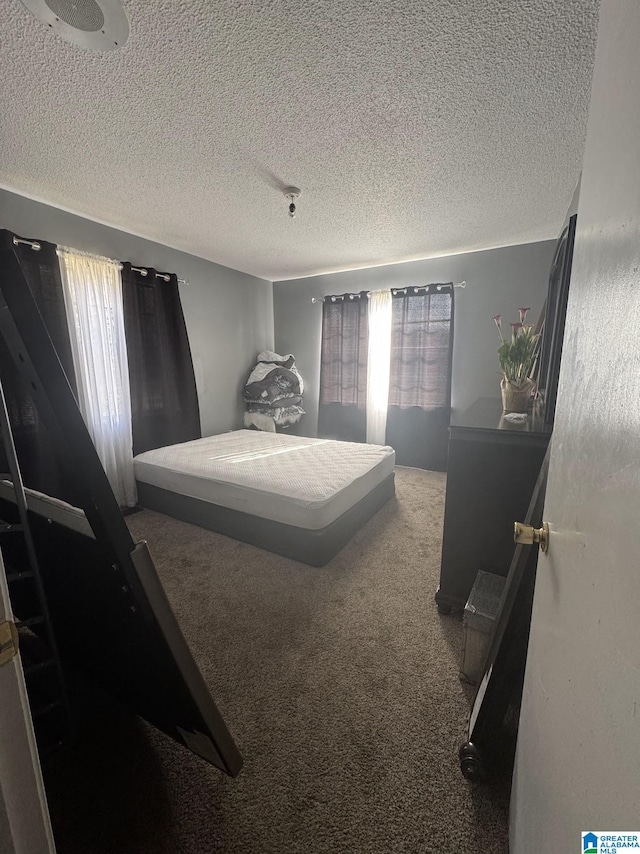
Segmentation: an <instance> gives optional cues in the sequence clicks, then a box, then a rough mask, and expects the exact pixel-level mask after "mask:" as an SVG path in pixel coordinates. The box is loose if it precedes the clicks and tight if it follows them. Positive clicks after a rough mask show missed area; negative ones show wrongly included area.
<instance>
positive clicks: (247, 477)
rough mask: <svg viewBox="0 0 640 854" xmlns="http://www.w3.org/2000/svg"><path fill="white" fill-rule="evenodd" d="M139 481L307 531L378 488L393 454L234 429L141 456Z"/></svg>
mask: <svg viewBox="0 0 640 854" xmlns="http://www.w3.org/2000/svg"><path fill="white" fill-rule="evenodd" d="M133 464H134V469H135V475H136V479H137V480H138V481H142V482H143V483H149V484H152V485H153V486H157V487H160V488H161V489H166V490H169V491H170V492H177V493H179V494H180V495H188V496H190V497H191V498H199V499H200V500H202V501H209V502H211V503H213V504H219V505H222V506H223V507H230V508H232V509H233V510H241V511H242V512H243V513H250V514H251V515H253V516H261V517H262V518H264V519H272V520H273V521H276V522H284V523H286V524H287V525H295V526H296V527H299V528H306V529H308V530H318V529H320V528H324V527H325V526H326V525H329V524H331V522H333V521H335V520H336V519H337V518H338V517H339V516H342V514H343V513H345V512H346V511H347V510H348V509H349V508H350V507H353V505H354V504H356V503H357V502H358V501H360V499H361V498H363V497H364V496H365V495H367V494H368V493H369V492H371V490H372V489H374V488H375V487H376V486H377V485H378V484H379V483H382V481H384V480H385V479H386V478H387V477H388V476H389V475H390V474H391V473H392V472H393V468H394V465H395V451H394V450H393V448H389V447H387V446H382V445H361V444H358V443H355V442H335V441H332V440H329V439H309V438H305V437H299V436H290V435H284V434H281V433H275V434H274V433H261V432H258V431H256V430H236V431H234V432H232V433H222V434H221V435H219V436H209V437H208V438H206V439H196V440H195V441H193V442H184V443H183V444H180V445H170V446H169V447H167V448H158V449H157V450H155V451H146V452H145V453H144V454H138V456H137V457H135V458H134V461H133Z"/></svg>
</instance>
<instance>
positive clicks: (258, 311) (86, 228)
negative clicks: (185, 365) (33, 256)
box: [0, 190, 273, 436]
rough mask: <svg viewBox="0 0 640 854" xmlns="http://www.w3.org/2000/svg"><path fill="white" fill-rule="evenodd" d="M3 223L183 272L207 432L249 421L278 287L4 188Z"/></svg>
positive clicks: (60, 241)
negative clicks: (253, 374) (246, 394)
mask: <svg viewBox="0 0 640 854" xmlns="http://www.w3.org/2000/svg"><path fill="white" fill-rule="evenodd" d="M0 227H1V228H7V229H9V230H10V231H13V232H15V233H17V234H19V235H21V236H23V237H35V238H38V237H39V238H41V239H42V240H47V241H50V242H51V243H57V244H62V245H67V246H72V247H74V248H76V249H82V250H84V251H86V252H95V253H98V254H101V255H107V256H108V257H110V258H117V259H119V260H123V261H132V262H133V263H135V264H140V265H142V266H145V265H148V266H153V267H155V268H156V269H159V270H166V271H168V272H171V273H176V274H177V275H178V277H179V278H181V279H186V280H187V281H188V282H189V286H188V287H187V286H184V285H181V286H180V297H181V299H182V306H183V309H184V315H185V320H186V324H187V331H188V334H189V342H190V344H191V353H192V356H193V365H194V368H195V374H196V383H197V386H198V396H199V399H200V420H201V423H202V433H203V435H205V436H208V435H212V434H214V433H221V432H224V431H225V430H230V429H235V428H238V427H240V426H242V412H243V410H244V407H243V406H242V402H241V397H240V394H241V390H242V386H243V385H244V383H245V381H246V378H247V376H248V374H249V371H250V370H251V368H252V367H253V363H254V362H255V357H256V355H257V354H258V353H259V352H260V350H265V349H272V348H273V297H272V292H273V289H272V285H271V283H270V282H267V281H265V280H263V279H257V278H255V277H253V276H249V275H247V274H245V273H239V272H238V271H236V270H231V269H230V268H228V267H221V266H220V265H218V264H213V263H212V262H210V261H205V260H203V259H202V258H196V257H195V256H193V255H188V254H187V253H185V252H179V251H178V250H176V249H170V248H168V247H166V246H162V245H161V244H159V243H153V242H152V241H150V240H144V239H142V238H140V237H134V236H133V235H131V234H127V233H125V232H123V231H118V230H117V229H115V228H109V227H107V226H104V225H100V224H99V223H96V222H93V221H91V220H88V219H84V218H83V217H79V216H75V215H73V214H69V213H66V212H65V211H61V210H59V209H58V208H53V207H50V206H48V205H44V204H41V203H40V202H34V201H32V200H31V199H26V198H24V197H22V196H19V195H16V194H14V193H9V192H7V191H6V190H0Z"/></svg>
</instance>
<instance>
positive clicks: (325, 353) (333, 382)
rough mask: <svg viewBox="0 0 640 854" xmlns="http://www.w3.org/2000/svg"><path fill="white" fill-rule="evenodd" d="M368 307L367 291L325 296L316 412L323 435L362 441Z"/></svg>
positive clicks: (330, 437) (364, 421)
mask: <svg viewBox="0 0 640 854" xmlns="http://www.w3.org/2000/svg"><path fill="white" fill-rule="evenodd" d="M368 310H369V300H368V299H367V292H366V291H362V292H361V293H359V294H343V295H340V296H327V297H325V298H324V301H323V304H322V350H321V357H320V404H319V411H318V435H319V436H322V437H323V438H327V439H342V440H344V441H348V442H364V440H365V437H366V427H367V425H366V404H367V348H368V344H369V323H368Z"/></svg>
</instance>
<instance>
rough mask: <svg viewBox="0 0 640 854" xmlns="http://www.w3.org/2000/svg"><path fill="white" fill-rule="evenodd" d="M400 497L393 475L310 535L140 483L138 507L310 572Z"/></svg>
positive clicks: (293, 528) (292, 526)
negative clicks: (306, 567) (271, 554)
mask: <svg viewBox="0 0 640 854" xmlns="http://www.w3.org/2000/svg"><path fill="white" fill-rule="evenodd" d="M395 494H396V489H395V476H394V474H393V473H392V474H390V475H389V477H388V478H386V480H384V481H383V482H382V483H380V484H378V486H376V487H375V489H373V490H372V491H371V492H369V493H368V494H367V495H365V496H364V498H361V499H360V501H358V503H357V504H354V505H353V507H351V508H349V510H347V512H346V513H343V514H342V516H340V517H338V518H337V519H336V520H335V521H334V522H332V523H331V524H330V525H327V526H326V527H325V528H320V529H319V530H317V531H310V530H307V529H305V528H297V527H296V526H295V525H286V524H285V523H284V522H273V521H271V520H270V519H262V518H261V517H260V516H252V515H251V514H250V513H243V512H242V511H241V510H231V509H230V508H229V507H222V506H220V505H219V504H212V503H211V502H209V501H201V500H200V499H198V498H190V497H189V496H187V495H178V494H177V493H175V492H169V491H168V490H166V489H160V487H158V486H151V485H150V484H148V483H142V482H141V481H138V503H139V504H140V505H141V506H142V507H146V508H148V509H149V510H156V511H157V512H158V513H164V514H166V515H167V516H173V517H174V518H175V519H180V520H181V521H182V522H191V524H193V525H199V526H200V527H201V528H208V530H209V531H215V532H216V533H218V534H225V535H226V536H227V537H233V539H235V540H241V541H242V542H243V543H251V545H253V546H258V547H259V548H261V549H266V550H267V551H269V552H275V553H276V554H279V555H282V556H283V557H288V558H292V559H293V560H299V561H301V562H302V563H306V564H308V565H309V566H324V565H325V563H328V562H329V561H330V560H331V558H332V557H334V556H335V555H336V554H337V553H338V552H339V551H340V549H341V548H342V547H343V546H345V545H346V544H347V543H348V542H349V540H350V539H351V537H353V535H354V534H355V533H356V531H358V530H360V528H361V527H362V526H363V525H364V524H365V522H368V521H369V519H371V517H372V516H374V515H375V514H376V513H377V512H378V510H380V508H381V507H382V506H383V505H385V504H386V503H387V501H389V499H390V498H393V496H394V495H395Z"/></svg>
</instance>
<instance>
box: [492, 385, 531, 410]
mask: <svg viewBox="0 0 640 854" xmlns="http://www.w3.org/2000/svg"><path fill="white" fill-rule="evenodd" d="M534 385H535V384H534V383H533V381H532V380H527V381H526V382H525V383H523V384H522V385H514V384H513V383H511V382H509V380H507V379H505V378H504V377H503V378H502V379H501V380H500V388H501V390H502V408H503V410H504V411H505V412H526V411H527V409H528V407H529V398H530V397H531V392H532V391H533V388H534Z"/></svg>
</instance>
